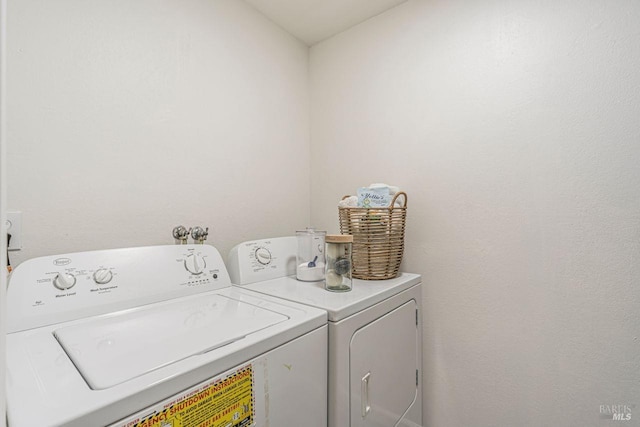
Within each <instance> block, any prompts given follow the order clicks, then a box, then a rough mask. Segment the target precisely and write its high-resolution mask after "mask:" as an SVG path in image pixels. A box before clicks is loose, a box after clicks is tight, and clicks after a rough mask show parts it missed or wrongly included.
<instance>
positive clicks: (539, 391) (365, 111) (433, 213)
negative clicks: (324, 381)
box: [310, 0, 640, 427]
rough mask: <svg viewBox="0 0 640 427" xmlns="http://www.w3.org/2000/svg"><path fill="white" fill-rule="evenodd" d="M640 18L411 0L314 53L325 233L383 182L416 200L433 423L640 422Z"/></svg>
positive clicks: (622, 8)
mask: <svg viewBox="0 0 640 427" xmlns="http://www.w3.org/2000/svg"><path fill="white" fill-rule="evenodd" d="M638 22H640V3H638V2H637V1H633V0H620V1H613V2H612V1H596V0H591V1H584V0H574V1H561V2H558V1H553V0H544V1H518V2H512V1H504V0H501V1H497V0H496V1H482V2H469V1H463V0H458V1H451V0H446V1H445V0H438V1H417V0H413V1H409V2H408V3H405V4H404V5H401V6H399V7H397V8H395V9H393V10H391V11H389V12H387V13H385V14H383V15H380V16H378V17H376V18H374V19H372V20H370V21H367V22H366V23H364V24H362V25H359V26H357V27H355V28H352V29H351V30H348V31H346V32H344V33H342V34H340V35H338V36H336V37H334V38H332V39H329V40H328V41H325V42H322V43H320V44H318V45H316V46H314V47H312V48H311V62H310V72H311V119H312V123H311V129H312V130H311V144H312V149H311V157H312V171H311V175H312V193H313V199H312V203H311V208H312V209H311V218H312V222H314V223H315V224H316V225H318V226H320V227H324V228H326V229H329V230H331V231H337V229H338V221H337V208H336V203H337V201H338V200H339V198H340V197H341V196H342V195H344V194H348V193H351V194H353V193H354V192H355V189H356V188H357V187H358V186H361V185H366V184H369V183H371V182H378V181H382V182H387V183H390V184H395V185H399V186H401V187H403V188H404V189H405V190H406V191H407V192H408V195H409V200H408V208H409V210H408V230H407V236H406V243H407V248H406V257H405V261H404V265H403V268H404V269H405V270H407V271H415V272H419V273H421V274H423V277H424V285H425V288H424V301H423V304H424V314H425V315H424V327H425V340H424V391H425V393H424V409H425V415H424V420H425V425H426V426H429V427H435V426H444V427H454V426H461V427H468V426H505V427H506V426H542V425H546V426H551V425H558V426H559V425H575V426H587V425H589V426H591V425H600V424H601V423H602V422H603V421H602V420H601V419H600V405H612V404H622V405H636V406H635V409H633V411H635V413H634V414H633V419H634V420H635V419H639V418H640V370H638V366H640V340H639V338H638V336H639V335H640V316H639V315H638V313H640V286H638V285H639V279H640V120H638V119H639V118H640V85H639V83H638V82H639V75H638V70H640V32H639V30H638V28H639V27H638ZM634 422H637V420H636V421H634Z"/></svg>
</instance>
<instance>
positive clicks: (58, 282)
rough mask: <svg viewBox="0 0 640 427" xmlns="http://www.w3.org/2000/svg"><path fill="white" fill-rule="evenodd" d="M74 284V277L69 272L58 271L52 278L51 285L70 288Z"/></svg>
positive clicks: (61, 288)
mask: <svg viewBox="0 0 640 427" xmlns="http://www.w3.org/2000/svg"><path fill="white" fill-rule="evenodd" d="M75 284H76V277H75V276H74V275H73V274H70V273H58V275H57V276H56V278H55V279H53V286H55V287H56V288H58V289H60V290H63V291H64V290H65V289H69V288H72V287H73V285H75Z"/></svg>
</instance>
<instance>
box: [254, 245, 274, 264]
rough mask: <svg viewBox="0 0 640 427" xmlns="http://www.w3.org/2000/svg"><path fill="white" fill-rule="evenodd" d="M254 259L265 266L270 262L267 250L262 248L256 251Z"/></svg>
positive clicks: (269, 253) (269, 254)
mask: <svg viewBox="0 0 640 427" xmlns="http://www.w3.org/2000/svg"><path fill="white" fill-rule="evenodd" d="M255 257H256V260H257V261H258V262H259V263H260V264H262V265H267V264H269V263H270V262H271V252H269V249H267V248H264V247H259V248H258V249H256V252H255Z"/></svg>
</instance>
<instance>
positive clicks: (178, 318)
mask: <svg viewBox="0 0 640 427" xmlns="http://www.w3.org/2000/svg"><path fill="white" fill-rule="evenodd" d="M287 319H289V317H288V316H285V315H283V314H280V313H276V312H274V311H270V310H266V309H264V308H260V307H257V306H255V305H252V304H248V303H245V302H240V301H238V300H235V299H232V298H229V297H226V296H222V295H218V294H209V295H205V296H202V297H199V298H196V299H193V298H189V299H187V300H183V301H175V302H172V303H171V304H166V305H165V304H162V305H154V306H151V307H143V308H140V309H135V310H131V311H125V312H121V313H116V314H114V315H107V316H103V317H100V318H97V319H94V320H90V321H87V322H84V323H80V324H76V325H73V326H68V327H64V328H61V329H57V330H56V331H54V336H55V337H56V338H57V340H58V342H59V343H60V345H61V346H62V347H63V348H64V351H65V352H66V353H67V355H68V356H69V357H70V358H71V360H72V361H73V363H74V364H75V366H76V368H77V369H78V371H79V372H80V374H81V375H82V377H83V378H84V380H85V381H86V382H87V383H88V384H89V387H91V388H92V389H94V390H101V389H106V388H109V387H112V386H114V385H117V384H120V383H122V382H125V381H127V380H130V379H132V378H135V377H138V376H140V375H143V374H145V373H147V372H150V371H153V370H155V369H158V368H161V367H163V366H167V365H170V364H172V363H174V362H177V361H179V360H182V359H186V358H188V357H191V356H196V357H197V355H200V354H204V353H207V352H209V351H211V350H214V349H216V348H219V347H222V346H224V345H227V344H230V343H232V342H234V341H237V340H240V339H242V338H244V337H245V336H247V335H249V334H251V333H253V332H256V331H259V330H261V329H265V328H268V327H270V326H272V325H275V324H277V323H280V322H284V321H286V320H287Z"/></svg>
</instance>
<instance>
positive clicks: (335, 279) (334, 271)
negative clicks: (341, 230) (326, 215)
mask: <svg viewBox="0 0 640 427" xmlns="http://www.w3.org/2000/svg"><path fill="white" fill-rule="evenodd" d="M325 253H326V257H327V258H326V262H327V264H326V267H325V274H324V284H325V289H326V290H328V291H332V292H348V291H350V290H351V288H352V286H353V281H352V278H351V268H352V265H353V262H352V254H353V236H351V235H348V234H329V235H327V236H326V251H325Z"/></svg>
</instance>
